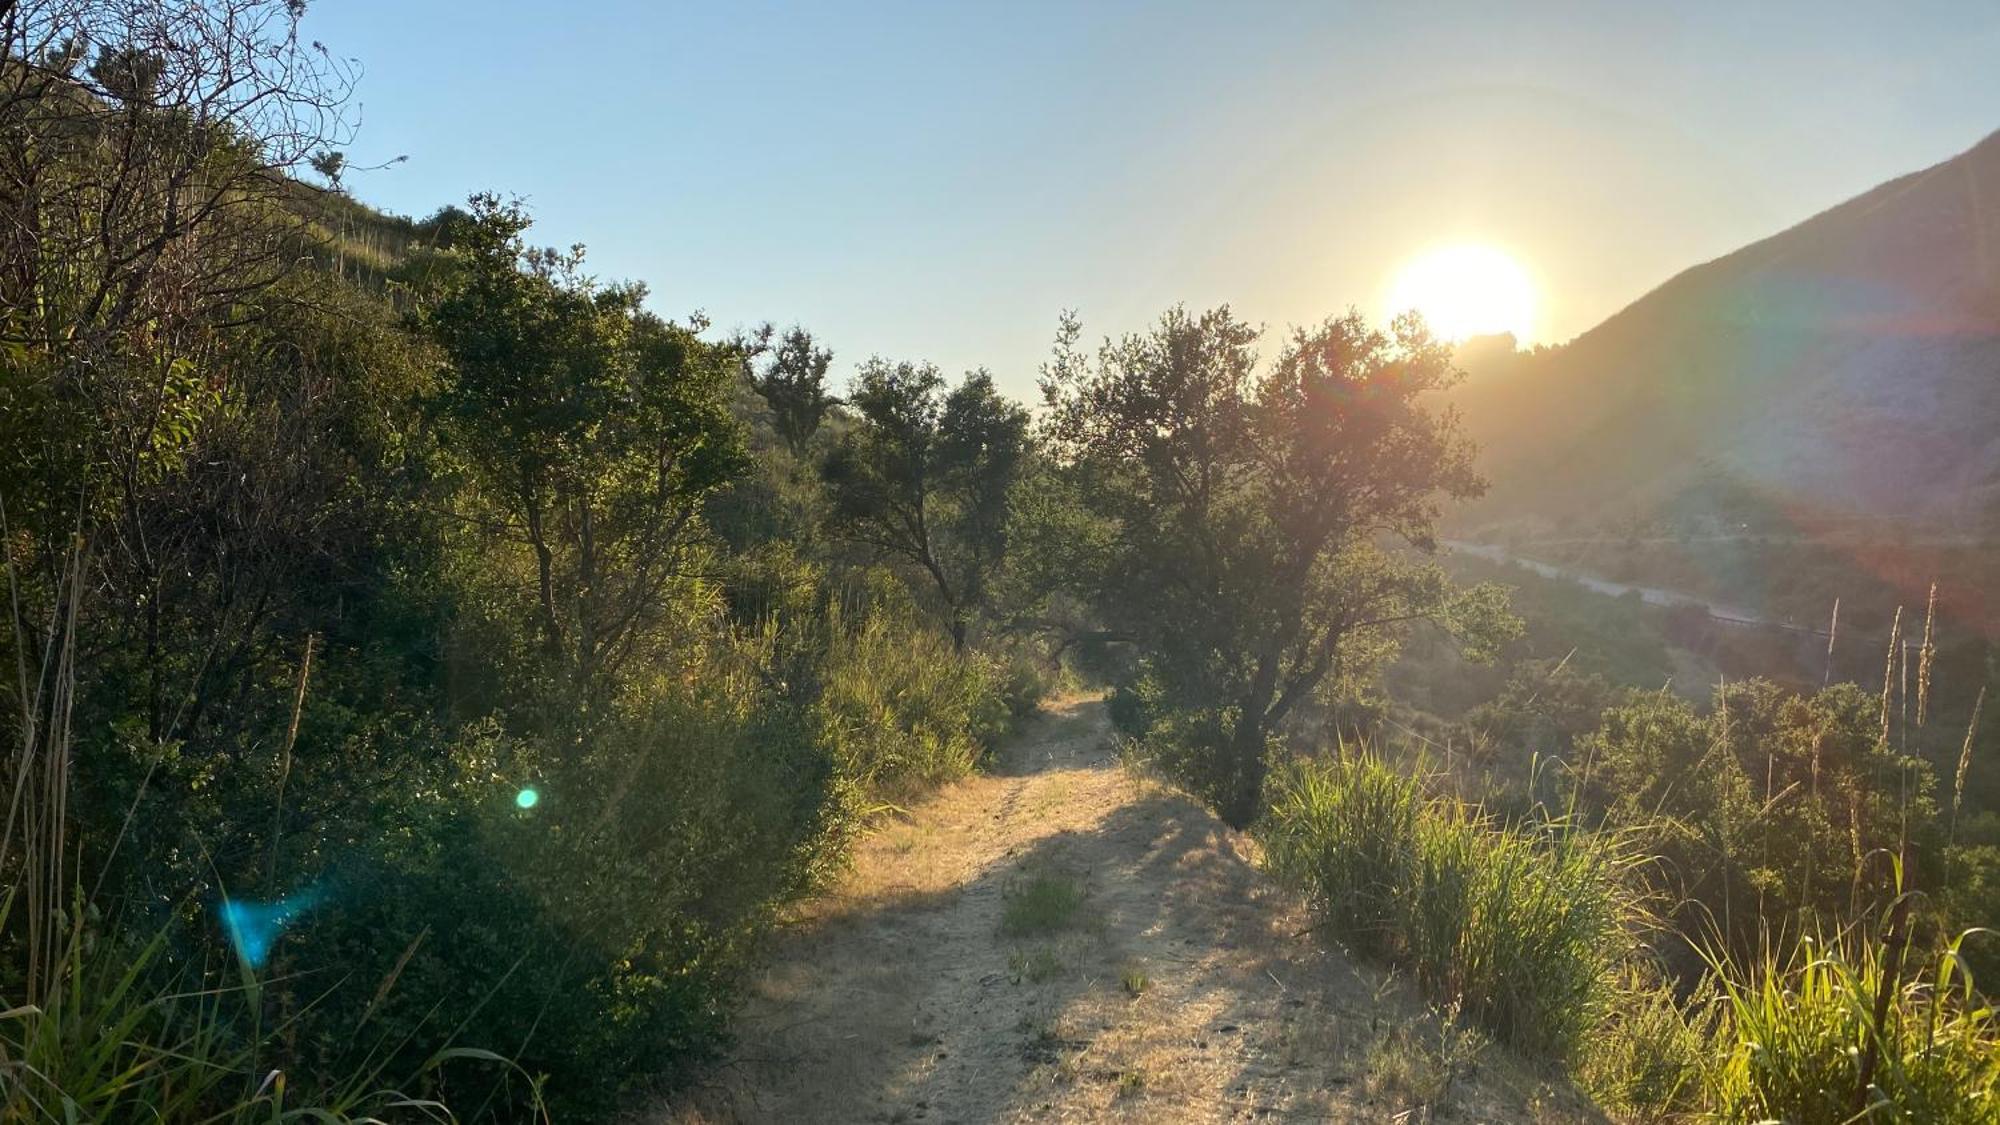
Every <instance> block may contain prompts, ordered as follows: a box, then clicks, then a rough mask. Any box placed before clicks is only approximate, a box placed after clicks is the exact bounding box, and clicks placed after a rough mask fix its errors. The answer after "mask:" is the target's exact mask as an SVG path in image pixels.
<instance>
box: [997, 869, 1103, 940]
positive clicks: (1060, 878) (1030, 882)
mask: <svg viewBox="0 0 2000 1125" xmlns="http://www.w3.org/2000/svg"><path fill="white" fill-rule="evenodd" d="M1082 905H1083V886H1082V884H1080V883H1078V882H1077V881H1076V880H1075V879H1072V878H1070V877H1069V876H1067V875H1061V874H1057V873H1054V872H1044V873H1041V874H1037V875H1034V876H1031V877H1029V878H1028V879H1027V880H1026V881H1025V882H1022V883H1019V884H1016V885H1015V886H1014V887H1013V888H1012V889H1010V890H1009V891H1008V892H1007V903H1006V906H1005V908H1004V909H1003V911H1002V912H1001V915H1000V932H1001V933H1003V934H1006V935H1008V936H1009V937H1033V936H1036V935H1039V934H1052V933H1055V932H1057V931H1059V930H1066V929H1068V928H1070V927H1071V926H1073V925H1075V924H1076V912H1077V908H1078V907H1081V906H1082Z"/></svg>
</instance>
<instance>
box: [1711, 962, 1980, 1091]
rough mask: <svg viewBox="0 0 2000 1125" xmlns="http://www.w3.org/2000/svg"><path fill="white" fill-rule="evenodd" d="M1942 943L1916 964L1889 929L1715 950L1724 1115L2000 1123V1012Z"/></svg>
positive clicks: (1715, 1087) (1716, 1082) (1715, 1048)
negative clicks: (1736, 954)
mask: <svg viewBox="0 0 2000 1125" xmlns="http://www.w3.org/2000/svg"><path fill="white" fill-rule="evenodd" d="M1965 940H1966V935H1961V936H1960V937H1958V938H1957V939H1955V940H1953V941H1950V942H1948V943H1946V944H1945V945H1944V946H1943V948H1941V949H1939V950H1938V952H1937V953H1936V955H1935V956H1934V957H1932V958H1930V959H1929V960H1928V963H1925V964H1921V965H1919V966H1918V967H1917V970H1916V971H1914V972H1911V973H1908V974H1901V973H1899V972H1898V971H1897V970H1898V967H1899V966H1900V965H1902V964H1903V963H1904V957H1905V955H1906V953H1907V952H1908V951H1907V950H1899V949H1898V948H1897V946H1898V944H1900V943H1899V942H1896V941H1893V940H1879V939H1875V940H1870V939H1866V938H1858V937H1856V936H1854V935H1852V934H1850V935H1845V936H1843V937H1840V938H1836V939H1833V940H1829V941H1815V940H1812V939H1806V940H1802V941H1801V942H1800V943H1799V944H1798V945H1797V946H1796V947H1795V948H1794V949H1793V950H1792V951H1791V953H1790V954H1789V955H1788V956H1785V957H1780V956H1779V955H1778V954H1776V953H1775V952H1768V951H1767V952H1766V953H1765V954H1763V956H1762V957H1761V959H1760V960H1757V961H1752V962H1748V963H1744V962H1741V961H1730V960H1726V959H1721V958H1718V959H1716V960H1714V961H1713V962H1712V968H1713V980H1714V981H1715V986H1716V989H1717V993H1718V996H1719V1003H1720V1006H1721V1012H1720V1019H1719V1020H1718V1021H1717V1030H1716V1033H1715V1035H1714V1039H1713V1041H1712V1044H1711V1056H1710V1057H1712V1058H1713V1059H1714V1060H1715V1061H1714V1063H1713V1065H1712V1066H1711V1067H1710V1069H1709V1071H1708V1073H1707V1075H1706V1078H1705V1089H1704V1094H1705V1101H1706V1103H1707V1106H1708V1108H1709V1110H1710V1112H1711V1113H1713V1115H1714V1116H1715V1117H1717V1118H1719V1119H1721V1120H1725V1121H1799V1122H1807V1121H1868V1122H1908V1123H1911V1125H1915V1123H1918V1122H1935V1123H1940V1125H1947V1123H1957V1122H1966V1123H1992V1122H2000V1018H1996V1016H1995V1014H1994V1011H1993V1008H1992V1006H1991V1005H1990V1003H1988V1001H1987V1000H1986V999H1985V998H1984V997H1983V996H1981V995H1980V993H1979V992H1978V991H1977V990H1976V989H1975V988H1974V987H1973V982H1972V978H1971V977H1970V976H1969V975H1968V974H1967V973H1966V972H1965V969H1964V963H1963V960H1962V959H1961V956H1960V951H1961V948H1962V946H1963V943H1964V942H1965Z"/></svg>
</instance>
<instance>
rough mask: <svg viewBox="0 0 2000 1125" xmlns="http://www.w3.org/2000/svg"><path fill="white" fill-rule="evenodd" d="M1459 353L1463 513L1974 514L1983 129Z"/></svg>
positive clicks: (1990, 312) (1766, 518) (1993, 314)
mask: <svg viewBox="0 0 2000 1125" xmlns="http://www.w3.org/2000/svg"><path fill="white" fill-rule="evenodd" d="M1475 366H1477V367H1483V368H1485V370H1476V371H1475V372H1474V376H1473V378H1472V379H1471V380H1469V381H1468V383H1467V385H1466V386H1465V387H1464V389H1463V391H1462V403H1463V408H1464V410H1465V413H1466V416H1467V420H1468V422H1469V423H1470V425H1471V426H1472V428H1473V429H1474V431H1475V435H1476V436H1477V438H1478V440H1479V442H1480V444H1481V446H1482V448H1483V450H1484V458H1485V466H1486V470H1487V472H1488V475H1489V476H1490V477H1491V478H1492V481H1493V485H1494V487H1493V490H1492V492H1491V493H1490V494H1489V496H1488V497H1487V499H1486V500H1485V502H1484V503H1482V504H1481V505H1479V506H1478V507H1476V508H1475V509H1473V510H1472V512H1471V513H1470V516H1469V522H1470V523H1473V524H1479V523H1488V524H1490V523H1494V522H1499V521H1505V520H1512V519H1517V518H1520V517H1531V518H1533V519H1535V520H1536V521H1537V522H1539V521H1541V520H1549V521H1556V522H1578V523H1581V524H1583V525H1586V526H1588V525H1590V524H1594V523H1603V522H1605V521H1608V520H1622V521H1629V520H1631V519H1633V518H1635V517H1636V518H1639V519H1642V520H1653V519H1658V518H1662V517H1667V518H1669V519H1671V520H1672V521H1673V522H1674V523H1676V524H1678V526H1679V529H1681V530H1688V531H1695V530H1699V529H1704V528H1705V529H1707V530H1711V531H1713V530H1719V529H1721V528H1725V527H1726V528H1727V529H1728V530H1731V531H1733V530H1735V529H1737V528H1738V527H1740V526H1741V525H1742V524H1743V523H1750V524H1753V525H1754V526H1755V530H1757V531H1759V532H1766V533H1784V532H1786V531H1798V530H1804V531H1810V530H1812V529H1814V528H1824V527H1825V526H1827V525H1828V524H1829V523H1831V522H1846V523H1852V522H1853V521H1854V519H1855V518H1856V517H1859V518H1860V520H1862V521H1863V522H1868V523H1872V522H1873V521H1874V520H1877V519H1881V518H1895V519H1898V520H1906V519H1916V520H1920V521H1922V522H1925V523H1929V524H1936V525H1940V526H1943V525H1949V526H1951V527H1952V528H1953V529H1955V530H1957V531H1959V532H1960V533H1965V532H1969V531H1972V530H1975V529H1980V530H1983V529H1985V528H1986V527H1987V526H1988V524H1989V521H1990V520H1991V519H1992V518H1993V516H1994V514H1995V513H1996V512H2000V426H1996V422H2000V395H1996V388H1995V386H1994V383H1995V380H1996V379H2000V134H1995V135H1993V136H1991V137H1988V138H1987V139H1986V140H1985V141H1983V142H1981V143H1980V144H1979V145H1978V146H1976V147H1974V148H1972V149H1971V150H1969V151H1967V152H1965V153H1963V154H1961V155H1959V156H1957V157H1954V158H1952V159H1950V160H1947V161H1945V162H1943V163H1941V164H1938V165H1936V166H1934V167H1932V168H1929V169H1926V170H1924V171H1921V172H1916V173H1912V174H1910V175H1907V176H1904V177H1901V178H1899V179H1896V180H1893V181H1890V182H1889V183H1886V184H1883V185H1881V186H1880V187H1877V188H1875V189H1874V190H1872V191H1869V192H1867V193H1866V194H1863V195H1861V196H1858V197H1856V198H1854V199H1851V200H1849V201H1847V202H1845V203H1843V204H1840V205H1839V206H1837V207H1834V208H1832V209H1831V210H1828V211H1826V212H1823V213H1821V214H1819V215H1817V216H1814V217H1813V218H1811V219H1808V220H1806V221H1805V222H1803V223H1800V224H1798V225H1797V226H1794V227H1792V228H1791V229H1789V230H1786V231H1784V232H1782V233H1780V234H1777V235H1774V236H1772V237H1770V238H1767V239H1764V240H1763V241H1761V242H1757V243H1754V244H1752V245H1750V246H1746V247H1744V248H1743V249H1741V250H1738V251H1736V252H1735V253H1732V254H1729V255H1727V256H1725V257H1722V258H1719V259H1716V260H1714V261H1711V262H1707V263H1705V264H1702V265H1699V266H1696V267H1694V268H1692V269H1689V270H1687V271H1685V272H1683V273H1681V274H1680V275H1678V276H1676V277H1674V278H1673V279H1672V280H1670V281H1668V282H1667V283H1666V284H1664V285H1662V286H1660V287H1659V288H1658V289H1655V290H1654V291H1653V292H1651V293H1649V294H1647V295H1646V296H1645V297H1643V298H1641V299H1640V300H1638V301H1636V302H1634V303H1633V304H1631V305H1630V306H1628V307H1627V308H1625V309H1624V310H1623V311H1621V312H1619V313H1618V314H1617V315H1615V316H1613V317H1611V318H1610V319H1608V320H1606V321H1605V322H1604V323H1602V324H1600V325H1598V326H1597V327H1596V328H1594V329H1592V330H1590V331H1589V332H1586V333H1585V334H1583V335H1582V336H1580V337H1578V338H1577V339H1576V340H1574V341H1573V342H1571V343H1569V344H1568V345H1566V346H1563V347H1560V348H1555V349H1550V350H1547V351H1543V352H1538V353H1535V354H1533V355H1521V356H1517V357H1515V358H1513V359H1512V360H1510V361H1504V362H1501V363H1497V364H1495V363H1491V362H1489V363H1485V364H1476V365H1475ZM1579 465H1589V466H1591V468H1590V471H1589V472H1587V473H1583V472H1578V471H1577V466H1579Z"/></svg>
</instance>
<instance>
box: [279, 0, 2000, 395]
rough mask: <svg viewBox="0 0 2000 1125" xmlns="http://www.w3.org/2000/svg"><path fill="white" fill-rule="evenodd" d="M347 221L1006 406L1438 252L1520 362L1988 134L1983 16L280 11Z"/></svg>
mask: <svg viewBox="0 0 2000 1125" xmlns="http://www.w3.org/2000/svg"><path fill="white" fill-rule="evenodd" d="M303 27H304V32H305V34H306V35H308V36H309V37H311V38H314V39H317V40H319V41H321V42H324V43H325V44H326V45H327V47H328V48H329V49H330V50H332V51H333V52H334V53H336V54H338V55H341V56H343V57H350V58H353V59H355V60H357V61H358V62H359V64H360V66H361V68H362V69H363V74H362V77H361V80H360V83H359V86H358V89H357V91H356V104H355V109H356V111H357V117H358V125H359V127H358V132H357V134H356V136H355V137H354V139H353V141H352V143H351V144H350V145H349V146H348V149H347V151H348V154H349V157H350V163H351V164H354V165H371V164H379V163H381V162H383V161H386V160H388V159H390V158H392V157H396V156H407V157H408V160H407V161H405V162H403V163H399V164H396V165H395V166H393V167H390V168H386V169H382V170H379V171H371V172H365V173H364V172H356V173H353V174H350V176H349V177H348V186H349V189H350V190H351V191H353V192H354V194H355V195H357V196H358V197H359V198H361V199H363V200H364V201H366V202H369V203H372V204H374V205H376V206H378V207H382V208H385V209H387V210H390V211H395V212H399V213H403V214H409V215H415V216H422V215H425V214H428V213H430V212H432V211H435V210H436V209H437V208H438V207H439V206H441V205H444V204H446V203H452V202H459V201H462V200H463V199H464V197H465V196H466V195H467V194H468V193H470V192H473V191H480V190H492V191H497V192H500V193H502V194H504V195H514V196H518V197H520V198H521V199H522V200H523V201H524V202H525V203H526V204H527V205H528V206H529V208H530V209H531V211H532V213H533V214H534V216H535V219H536V226H535V228H534V231H533V232H531V233H532V235H533V237H534V239H535V241H537V242H540V243H544V244H549V245H561V246H568V245H570V244H572V243H579V242H580V243H583V244H585V245H586V246H587V247H588V248H589V259H588V260H589V262H590V263H591V268H592V271H593V272H594V273H596V274H597V275H599V276H601V277H604V278H618V279H637V280H641V281H644V282H646V283H647V284H648V286H649V287H650V289H651V293H652V297H651V304H652V306H653V307H654V308H655V309H656V310H657V311H658V312H660V313H661V314H663V315H667V316H671V317H676V318H681V317H685V316H687V315H688V314H690V313H692V312H695V311H697V310H699V311H701V312H703V313H705V314H706V315H707V316H708V317H709V318H710V320H711V321H712V322H714V324H715V325H716V326H717V329H718V331H726V330H728V329H730V328H733V327H736V326H748V325H753V324H756V323H759V322H762V321H767V320H768V321H775V322H777V323H779V324H781V325H783V324H791V323H799V324H803V325H805V326H806V327H808V328H810V329H811V330H812V331H813V332H814V333H815V334H817V335H818V336H819V337H820V338H821V339H822V340H823V341H824V342H825V343H826V344H827V345H829V346H831V347H832V348H833V349H834V351H835V353H836V356H837V359H836V370H837V371H841V372H845V371H848V370H851V368H852V365H853V364H854V363H856V362H859V361H860V360H863V359H865V358H867V357H868V356H871V355H882V356H885V357H889V358H892V359H915V360H929V361H932V362H935V363H937V364H938V365H939V366H940V367H942V368H944V369H945V370H946V371H948V372H954V373H955V372H959V371H963V370H967V369H971V368H974V367H985V368H988V369H990V370H991V371H992V372H993V373H994V376H995V378H996V379H997V380H999V382H1000V384H1001V385H1002V386H1003V387H1004V388H1006V389H1008V390H1010V391H1012V392H1013V393H1015V394H1016V395H1020V396H1022V397H1029V396H1031V395H1032V393H1033V388H1034V380H1035V378H1036V369H1037V367H1038V366H1039V364H1040V363H1041V362H1042V361H1043V360H1044V358H1045V357H1046V356H1047V354H1048V350H1049V346H1050V343H1051V341H1052V340H1053V338H1054V335H1055V330H1056V322H1057V316H1058V314H1059V313H1060V312H1061V311H1062V310H1064V309H1075V310H1077V311H1078V313H1079V314H1080V316H1081V317H1082V319H1083V323H1084V327H1085V330H1086V333H1087V334H1088V335H1089V336H1091V337H1098V336H1103V335H1107V334H1122V333H1125V332H1129V331H1136V330H1140V329H1143V328H1144V327H1145V326H1146V325H1147V324H1148V323H1150V322H1151V321H1152V320H1153V319H1154V318H1156V317H1157V316H1158V315H1159V313H1160V312H1161V311H1163V310H1164V309H1166V308H1168V307H1169V306H1171V305H1173V304H1176V303H1185V304H1187V305H1189V306H1194V307H1208V306H1212V305H1216V304H1222V303H1227V304H1229V305H1231V306H1232V307H1233V308H1234V309H1235V310H1236V311H1237V313H1238V314H1239V315H1240V316H1242V317H1244V318H1245V319H1247V320H1249V321H1251V322H1252V323H1257V324H1263V325H1266V326H1267V327H1268V328H1270V329H1271V330H1273V331H1276V330H1279V329H1282V328H1283V327H1284V326H1286V325H1291V324H1302V323H1310V322H1315V321H1318V320H1320V319H1322V318H1324V317H1327V316H1330V315H1337V314H1340V313H1342V312H1345V311H1346V310H1348V309H1349V308H1350V307H1352V308H1357V309H1359V310H1360V311H1362V312H1363V313H1365V314H1367V315H1368V316H1370V317H1374V318H1378V319H1379V318H1381V317H1383V316H1384V315H1385V314H1386V312H1388V311H1390V310H1386V309H1385V308H1384V307H1383V306H1384V304H1385V303H1386V302H1387V299H1388V293H1389V290H1390V289H1391V287H1392V284H1393V279H1394V278H1395V277H1396V275H1397V273H1398V271H1399V270H1400V268H1401V267H1402V266H1403V265H1404V264H1406V263H1407V262H1409V261H1411V260H1412V259H1413V258H1416V257H1418V256H1419V255H1421V254H1423V253H1424V252H1425V251H1426V250H1429V249H1432V248H1435V247H1438V246H1448V245H1453V244H1459V243H1474V244H1479V245H1483V246H1490V247H1494V248H1497V249H1500V250H1502V251H1504V252H1505V253H1506V254H1508V255H1510V256H1511V257H1513V258H1514V259H1515V260H1516V261H1517V262H1519V263H1520V264H1521V266H1522V267H1523V268H1524V269H1525V270H1526V271H1527V273H1528V274H1529V276H1530V277H1531V278H1532V280H1533V282H1534V285H1535V288H1536V291H1537V295H1538V300H1537V304H1536V313H1535V322H1534V331H1533V335H1534V337H1535V342H1545V343H1558V342H1561V341H1563V340H1567V339H1569V338H1572V337H1574V336H1575V335H1577V334H1578V333H1580V332H1583V331H1584V330H1586V329H1588V328H1590V327H1591V326H1592V325H1594V324H1595V323H1597V322H1598V321H1600V320H1602V319H1603V318H1605V317H1606V316H1608V315H1610V314H1612V313H1614V312H1616V311H1617V310H1618V309H1619V308H1621V307H1623V306H1624V305H1626V304H1628V303H1629V302H1631V301H1632V300H1634V299H1636V298H1637V297H1639V296H1641V295H1643V294H1644V293H1645V292H1646V291H1648V290H1650V289H1651V288H1653V287H1654V286H1656V285H1658V284H1659V283H1660V282H1662V281H1664V280H1666V279H1667V278H1668V277H1670V276H1672V275H1673V274H1674V273H1677V272H1679V271H1680V270H1682V269H1684V268H1686V267H1688V266H1691V265H1694V264H1697V263H1699V262H1702V261H1705V260H1708V259H1710V258H1713V257H1716V256H1719V255H1721V254H1724V253H1727V252H1729V251H1730V250H1733V249H1735V248H1736V247H1738V246H1740V245H1742V244H1744V243H1746V242H1750V241H1753V240H1755V239H1757V238H1760V237H1763V236H1765V235H1768V234H1772V233H1775V232H1776V231H1778V230H1780V229H1782V228H1784V227H1786V226H1789V225H1791V224H1793V223H1795V222H1798V221H1800V220H1802V219H1805V218H1807V217H1809V216H1810V215H1812V214H1814V213H1816V212H1818V211H1820V210H1822V209H1824V208H1826V207H1829V206H1831V205H1833V204H1835V203H1838V202H1839V201H1841V200H1842V199H1845V198H1847V197H1849V196H1852V195H1855V194H1858V193H1859V192H1861V191H1864V190H1866V189H1868V188H1870V187H1872V186H1874V185H1875V184H1877V183H1880V182H1881V181H1883V180H1886V179H1890V178H1892V177H1894V176H1897V175H1901V174H1903V173H1905V172H1910V171H1914V170H1916V169H1918V168H1922V167H1925V166H1927V165H1930V164H1934V163H1936V162H1938V161H1940V160H1943V159H1946V158H1948V157H1950V156H1952V155H1954V154H1956V153H1958V152H1960V151H1962V150H1964V149H1966V148H1969V147H1971V146H1972V145H1973V144H1975V143H1977V142H1978V141H1979V140H1980V139H1981V138H1982V137H1984V136H1986V135H1987V134H1988V133H1991V132H1993V131H1995V130H1996V129H2000V69H1996V66H1995V63H1994V60H1995V59H1996V58H2000V4H1994V3H1991V2H1990V0H1989V2H1982V3H1967V4H1959V5H1953V4H1923V3H1914V4H1912V3H1906V4H1896V5H1885V4H1870V5H1848V4H1842V3H1831V2H1821V3H1813V4H1745V3H1733V4H1712V5H1711V4H1698V3H1688V2H1676V3H1673V4H1660V5H1639V4H1610V3H1605V4H1581V3H1553V2H1550V3H1490V2H1489V3H1463V4H1460V3H1442V2H1425V0H1409V2H1405V3H1386V2H1385V3H1366V4H1341V3H1318V4H1275V3H1248V2H1234V3H1215V4H1182V3H1167V2H1162V3H1152V4H1128V3H1115V2H1111V0H1099V2H1088V3H1085V2H1078V3H1070V4H1042V3H1029V2H1014V3H992V4H972V3H930V4H909V5H902V4H846V3H836V2H830V0H823V2H815V3H801V4H798V5H795V6H786V5H776V4H756V3H723V2H715V3H709V4H701V5H679V4H669V3H643V2H637V0H633V2H605V3H582V2H577V0H572V2H570V3H547V2H546V0H544V2H538V3H515V2H511V0H490V2H487V3H482V4H476V5H475V4H444V3H439V2H435V0H399V2H395V3H391V2H388V0H316V3H314V4H313V6H312V7H311V8H309V10H308V13H307V16H306V18H305V22H304V25H303Z"/></svg>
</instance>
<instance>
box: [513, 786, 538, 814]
mask: <svg viewBox="0 0 2000 1125" xmlns="http://www.w3.org/2000/svg"><path fill="white" fill-rule="evenodd" d="M541 800H542V795H541V794H540V793H537V792H535V789H534V787H533V786H529V787H528V788H526V789H523V790H521V791H520V792H519V793H516V794H514V804H515V805H516V806H518V807H520V808H524V809H532V808H534V807H535V806H536V805H537V804H540V803H541Z"/></svg>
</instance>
